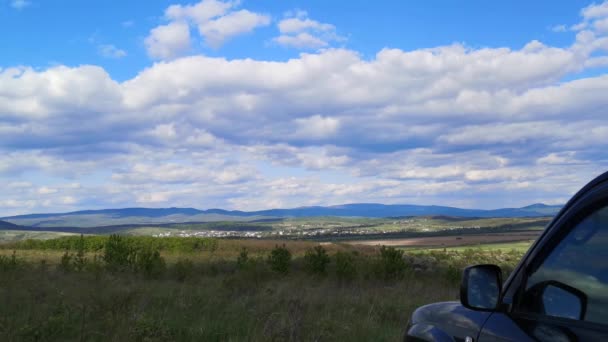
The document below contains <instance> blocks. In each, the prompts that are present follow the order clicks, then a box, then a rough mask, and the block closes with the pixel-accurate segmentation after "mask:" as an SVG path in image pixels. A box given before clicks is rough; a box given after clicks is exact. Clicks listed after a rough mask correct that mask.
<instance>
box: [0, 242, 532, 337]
mask: <svg viewBox="0 0 608 342" xmlns="http://www.w3.org/2000/svg"><path fill="white" fill-rule="evenodd" d="M277 243H281V244H282V243H285V247H286V248H287V249H288V250H289V251H290V253H291V254H292V255H293V258H294V259H293V262H292V264H291V266H290V268H289V272H288V273H287V274H286V275H280V274H277V273H274V272H272V271H271V270H270V268H269V266H268V264H267V263H266V261H265V260H266V258H267V256H268V255H269V253H270V250H271V249H272V248H274V247H275V246H276V245H277ZM313 246H317V244H315V243H311V242H304V241H288V242H284V241H281V242H278V241H265V240H219V243H218V245H217V248H216V249H214V250H203V251H197V252H192V253H175V252H168V251H166V252H163V253H162V256H163V258H164V259H165V260H166V263H167V269H166V271H164V273H162V275H160V276H159V277H156V278H147V277H145V276H143V275H142V274H138V273H133V272H122V273H120V272H119V273H111V272H109V271H106V270H105V269H104V268H103V267H93V266H94V265H93V264H91V265H92V266H91V267H87V268H85V270H84V271H82V272H76V271H71V272H65V271H62V270H61V269H60V268H59V267H58V266H59V265H60V259H61V256H62V254H63V252H62V251H57V250H55V251H53V250H45V251H40V250H17V251H15V255H16V258H15V260H17V261H16V262H15V263H14V264H11V263H10V260H11V258H12V253H13V251H12V250H11V249H0V261H2V260H4V261H3V262H4V265H5V268H2V267H0V340H1V341H21V340H39V341H77V340H78V341H82V340H86V341H108V340H112V341H124V340H129V341H176V340H194V341H196V340H200V341H203V340H204V341H242V340H247V341H301V340H304V341H309V340H315V341H344V340H349V341H369V340H374V341H394V340H399V339H400V338H401V335H402V333H403V329H404V328H405V324H406V322H407V319H408V317H409V315H410V314H411V312H412V311H413V310H414V309H415V308H416V307H418V306H420V305H423V304H427V303H430V302H437V301H445V300H456V299H457V296H458V281H459V275H460V269H461V268H462V267H464V266H465V265H468V264H471V263H478V262H494V263H497V264H500V265H502V266H503V267H505V269H507V270H508V269H509V267H512V266H513V265H514V263H515V262H516V261H517V260H518V259H519V257H520V256H521V255H519V254H517V253H516V252H512V251H510V252H501V251H492V252H486V251H481V250H478V251H470V250H468V251H462V252H460V251H446V252H443V251H428V252H426V253H409V254H407V255H405V256H404V257H403V260H404V261H405V263H403V265H405V266H404V267H405V269H403V272H401V273H400V274H401V275H402V277H400V278H398V279H388V278H386V277H385V276H383V275H381V274H380V273H378V271H379V269H381V267H380V266H379V264H378V263H379V262H380V260H381V259H380V253H379V252H380V249H379V248H377V247H371V246H351V245H342V244H325V245H323V248H324V249H325V250H326V251H327V254H328V255H329V256H330V260H331V261H330V263H329V265H328V269H327V272H326V274H325V275H313V274H310V273H308V272H307V270H306V267H305V264H304V262H305V259H304V255H305V254H306V251H307V250H309V249H310V248H311V247H313ZM243 248H245V249H246V250H247V251H249V253H248V261H247V262H246V263H241V266H238V265H237V262H236V260H237V258H238V256H239V253H241V252H242V250H243ZM336 253H343V254H344V253H346V254H347V255H350V256H351V257H352V260H353V262H354V266H355V267H354V271H355V273H354V274H353V277H352V278H348V279H345V278H341V277H339V276H338V275H337V273H336V268H335V256H336ZM86 257H87V259H88V260H89V262H90V261H91V260H93V258H94V253H88V254H87V255H86ZM98 260H99V259H98ZM6 265H9V266H10V265H14V266H11V267H8V266H6ZM178 265H180V266H179V267H178ZM184 265H185V266H184ZM243 265H244V266H243ZM0 266H2V262H0ZM98 266H99V265H98ZM186 266H187V267H186Z"/></svg>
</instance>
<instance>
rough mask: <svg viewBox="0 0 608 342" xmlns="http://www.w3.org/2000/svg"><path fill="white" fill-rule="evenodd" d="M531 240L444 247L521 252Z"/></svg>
mask: <svg viewBox="0 0 608 342" xmlns="http://www.w3.org/2000/svg"><path fill="white" fill-rule="evenodd" d="M533 242H534V240H527V241H518V242H507V243H486V244H479V245H468V246H458V247H447V248H446V249H447V250H448V251H458V252H463V251H466V250H468V249H480V250H482V251H502V252H509V251H512V250H514V251H517V252H519V253H522V254H523V253H526V252H527V251H528V249H529V248H530V246H532V243H533ZM427 250H441V249H439V248H430V249H427Z"/></svg>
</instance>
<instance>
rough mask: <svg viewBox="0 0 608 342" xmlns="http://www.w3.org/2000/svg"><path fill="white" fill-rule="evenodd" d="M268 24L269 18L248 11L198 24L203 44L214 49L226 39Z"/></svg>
mask: <svg viewBox="0 0 608 342" xmlns="http://www.w3.org/2000/svg"><path fill="white" fill-rule="evenodd" d="M269 24H270V17H269V16H267V15H264V14H258V13H253V12H250V11H248V10H240V11H235V12H231V13H229V14H227V15H225V16H222V17H219V18H217V19H215V20H211V21H209V22H206V23H203V24H199V32H200V33H201V35H202V36H203V37H205V42H206V43H207V44H208V45H209V46H211V47H214V48H218V47H220V46H221V45H222V44H224V42H225V41H226V40H227V39H230V38H232V37H234V36H237V35H240V34H244V33H247V32H251V31H253V30H254V29H255V28H256V27H259V26H266V25H269Z"/></svg>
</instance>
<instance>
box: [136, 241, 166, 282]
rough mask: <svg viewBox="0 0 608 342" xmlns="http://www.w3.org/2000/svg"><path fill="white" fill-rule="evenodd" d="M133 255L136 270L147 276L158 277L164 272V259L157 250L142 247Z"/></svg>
mask: <svg viewBox="0 0 608 342" xmlns="http://www.w3.org/2000/svg"><path fill="white" fill-rule="evenodd" d="M135 255H136V256H135V263H134V268H135V270H136V272H140V273H142V274H143V275H144V276H146V277H148V278H158V277H160V276H161V275H162V274H163V273H164V272H165V269H166V264H165V259H164V258H163V257H161V256H160V252H159V251H156V250H153V249H151V248H142V249H140V250H139V251H137V253H136V254H135Z"/></svg>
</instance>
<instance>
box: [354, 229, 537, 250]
mask: <svg viewBox="0 0 608 342" xmlns="http://www.w3.org/2000/svg"><path fill="white" fill-rule="evenodd" d="M539 234H540V231H539V232H533V231H531V232H517V233H503V234H470V235H460V236H432V237H420V238H407V239H385V240H356V241H346V242H345V243H349V244H353V245H365V246H380V245H384V246H402V247H458V246H467V245H479V244H487V243H501V242H502V243H504V242H518V241H529V240H534V239H536V238H537V237H538V235H539Z"/></svg>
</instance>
